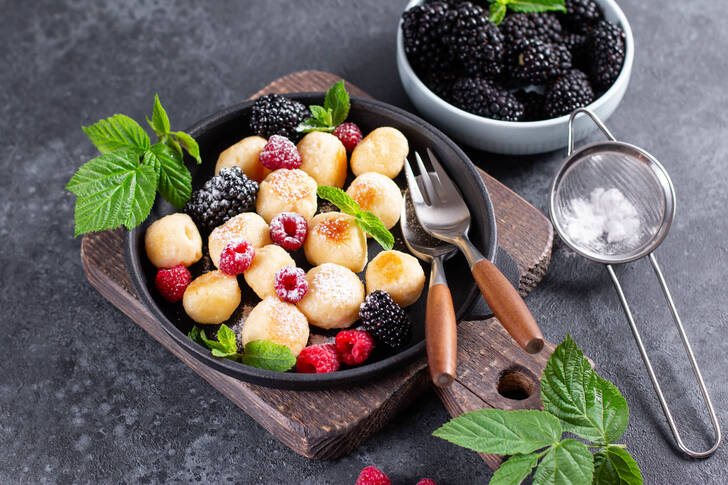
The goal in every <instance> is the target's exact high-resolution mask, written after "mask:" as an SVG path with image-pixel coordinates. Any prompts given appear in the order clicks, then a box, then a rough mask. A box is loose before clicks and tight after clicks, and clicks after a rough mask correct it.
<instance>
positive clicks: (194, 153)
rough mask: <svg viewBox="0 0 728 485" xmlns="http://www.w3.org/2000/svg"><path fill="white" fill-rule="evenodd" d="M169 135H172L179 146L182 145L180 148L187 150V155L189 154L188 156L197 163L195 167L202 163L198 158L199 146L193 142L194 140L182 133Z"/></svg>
mask: <svg viewBox="0 0 728 485" xmlns="http://www.w3.org/2000/svg"><path fill="white" fill-rule="evenodd" d="M171 135H174V136H175V137H176V138H177V140H178V142H179V144H180V145H182V147H183V148H184V149H185V150H187V153H189V154H190V156H191V157H192V158H194V159H195V160H196V161H197V165H199V164H201V163H202V159H201V158H200V146H199V145H198V144H197V141H195V139H194V138H192V137H191V136H190V135H188V134H187V133H185V132H184V131H175V132H172V133H171ZM177 146H179V145H177ZM180 154H181V152H180Z"/></svg>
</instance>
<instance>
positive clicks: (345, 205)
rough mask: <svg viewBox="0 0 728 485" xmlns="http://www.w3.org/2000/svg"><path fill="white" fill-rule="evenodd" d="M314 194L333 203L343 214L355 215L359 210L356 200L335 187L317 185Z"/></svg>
mask: <svg viewBox="0 0 728 485" xmlns="http://www.w3.org/2000/svg"><path fill="white" fill-rule="evenodd" d="M316 195H318V196H319V197H321V198H322V199H324V200H328V201H329V202H331V203H332V204H334V205H335V206H336V207H338V208H339V210H340V211H341V212H343V213H344V214H349V215H350V216H354V217H356V216H357V215H358V214H359V213H360V212H361V207H360V206H359V204H358V203H357V201H355V200H354V199H352V198H351V197H349V195H348V194H347V193H346V192H344V191H343V190H341V189H339V188H337V187H329V186H328V185H319V186H318V188H317V189H316Z"/></svg>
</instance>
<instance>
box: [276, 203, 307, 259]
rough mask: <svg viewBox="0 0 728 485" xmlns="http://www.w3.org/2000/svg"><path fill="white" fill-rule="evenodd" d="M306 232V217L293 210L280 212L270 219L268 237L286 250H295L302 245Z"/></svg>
mask: <svg viewBox="0 0 728 485" xmlns="http://www.w3.org/2000/svg"><path fill="white" fill-rule="evenodd" d="M307 233H308V224H307V223H306V219H304V217H303V216H302V215H300V214H296V213H295V212H281V213H280V214H278V215H277V216H275V217H274V218H273V220H271V221H270V237H271V239H273V242H274V243H276V244H277V245H279V246H280V247H282V248H283V249H285V250H287V251H295V250H297V249H298V248H300V247H301V246H302V245H303V241H305V240H306V234H307Z"/></svg>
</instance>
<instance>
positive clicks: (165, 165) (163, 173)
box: [144, 142, 192, 210]
mask: <svg viewBox="0 0 728 485" xmlns="http://www.w3.org/2000/svg"><path fill="white" fill-rule="evenodd" d="M144 163H145V164H148V165H149V166H151V167H153V168H154V170H155V171H156V172H157V173H158V174H159V186H158V187H159V193H160V194H161V195H162V197H164V198H165V199H166V200H167V202H169V203H170V204H172V205H173V206H175V207H176V208H177V209H180V210H181V209H182V208H183V207H184V206H185V204H186V203H187V201H188V200H189V199H190V194H191V193H192V176H191V175H190V171H189V170H187V167H185V165H184V163H182V157H181V156H180V155H179V154H178V153H177V152H175V151H174V150H172V149H171V148H170V147H169V146H167V145H165V144H164V143H161V142H160V143H156V144H155V145H153V146H152V147H151V148H150V149H149V150H147V151H146V152H145V153H144Z"/></svg>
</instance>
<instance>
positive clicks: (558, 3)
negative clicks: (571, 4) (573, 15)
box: [508, 0, 566, 13]
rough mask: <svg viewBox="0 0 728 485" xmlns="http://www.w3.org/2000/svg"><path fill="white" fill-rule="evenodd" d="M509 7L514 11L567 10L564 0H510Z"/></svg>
mask: <svg viewBox="0 0 728 485" xmlns="http://www.w3.org/2000/svg"><path fill="white" fill-rule="evenodd" d="M508 8H509V9H511V10H513V11H514V12H524V13H530V12H547V11H558V12H566V7H565V6H564V0H508Z"/></svg>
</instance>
